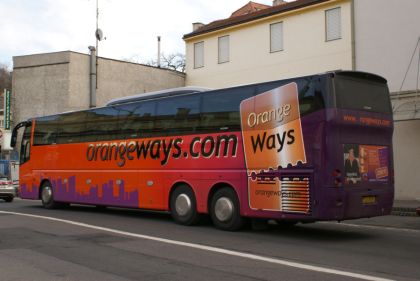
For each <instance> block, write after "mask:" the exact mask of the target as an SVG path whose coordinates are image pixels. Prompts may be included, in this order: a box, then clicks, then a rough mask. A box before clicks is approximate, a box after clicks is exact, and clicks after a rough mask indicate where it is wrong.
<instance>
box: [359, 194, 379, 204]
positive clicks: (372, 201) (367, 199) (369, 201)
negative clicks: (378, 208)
mask: <svg viewBox="0 0 420 281" xmlns="http://www.w3.org/2000/svg"><path fill="white" fill-rule="evenodd" d="M362 203H363V204H366V205H367V204H375V203H376V196H363V197H362Z"/></svg>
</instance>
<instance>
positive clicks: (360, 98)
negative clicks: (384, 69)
mask: <svg viewBox="0 0 420 281" xmlns="http://www.w3.org/2000/svg"><path fill="white" fill-rule="evenodd" d="M334 87H335V95H336V100H337V107H338V108H343V109H355V110H363V111H372V112H380V113H391V105H390V101H389V91H388V87H387V84H386V81H382V80H379V79H371V78H368V77H361V76H360V77H356V76H350V75H336V76H335V78H334Z"/></svg>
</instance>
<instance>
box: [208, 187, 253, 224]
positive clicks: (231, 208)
mask: <svg viewBox="0 0 420 281" xmlns="http://www.w3.org/2000/svg"><path fill="white" fill-rule="evenodd" d="M239 207H240V206H239V200H238V197H237V196H236V192H235V191H234V190H233V189H231V188H228V187H224V188H222V189H219V190H218V191H216V193H215V194H214V195H213V197H212V200H211V204H210V216H211V220H212V221H213V224H214V226H216V227H217V228H219V229H222V230H228V231H235V230H239V229H240V228H241V227H242V226H243V225H244V222H245V220H244V218H243V217H241V214H240V208H239Z"/></svg>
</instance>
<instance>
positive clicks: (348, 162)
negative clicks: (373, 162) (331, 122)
mask: <svg viewBox="0 0 420 281" xmlns="http://www.w3.org/2000/svg"><path fill="white" fill-rule="evenodd" d="M344 175H345V180H346V182H349V183H357V182H359V181H360V180H361V177H360V159H359V147H358V145H353V144H345V145H344Z"/></svg>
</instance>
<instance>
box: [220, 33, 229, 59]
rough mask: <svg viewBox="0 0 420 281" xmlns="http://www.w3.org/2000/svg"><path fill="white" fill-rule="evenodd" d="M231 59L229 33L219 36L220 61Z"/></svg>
mask: <svg viewBox="0 0 420 281" xmlns="http://www.w3.org/2000/svg"><path fill="white" fill-rule="evenodd" d="M228 61H229V35H227V36H223V37H219V63H223V62H228Z"/></svg>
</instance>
